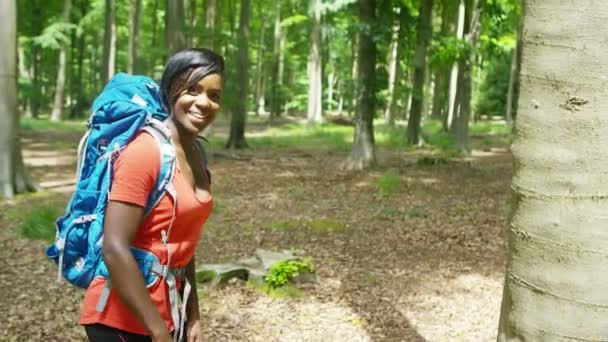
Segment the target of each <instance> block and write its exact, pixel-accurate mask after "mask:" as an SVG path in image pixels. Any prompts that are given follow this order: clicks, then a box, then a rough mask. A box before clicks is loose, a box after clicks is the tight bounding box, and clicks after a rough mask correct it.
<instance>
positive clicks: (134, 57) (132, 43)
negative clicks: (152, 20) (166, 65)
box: [127, 0, 141, 74]
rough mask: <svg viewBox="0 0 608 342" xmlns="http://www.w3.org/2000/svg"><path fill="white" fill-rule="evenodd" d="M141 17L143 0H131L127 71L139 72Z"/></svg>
mask: <svg viewBox="0 0 608 342" xmlns="http://www.w3.org/2000/svg"><path fill="white" fill-rule="evenodd" d="M140 18H141V0H131V4H130V7H129V51H128V53H127V72H129V73H131V74H133V73H138V72H139V68H138V65H139V56H138V52H139V19H140Z"/></svg>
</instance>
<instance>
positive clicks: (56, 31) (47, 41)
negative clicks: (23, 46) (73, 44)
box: [32, 22, 78, 50]
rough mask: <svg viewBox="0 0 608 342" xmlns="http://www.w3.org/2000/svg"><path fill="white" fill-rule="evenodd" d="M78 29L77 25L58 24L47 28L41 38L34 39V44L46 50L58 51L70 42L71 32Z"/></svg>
mask: <svg viewBox="0 0 608 342" xmlns="http://www.w3.org/2000/svg"><path fill="white" fill-rule="evenodd" d="M77 29H78V26H77V25H75V24H71V23H65V22H56V23H53V24H51V25H49V26H47V27H46V28H45V29H44V31H43V32H42V34H41V35H40V36H37V37H34V38H32V42H33V43H34V44H36V45H38V46H41V47H42V48H45V49H54V50H58V49H60V48H61V46H62V45H63V44H65V43H67V42H68V41H69V39H70V38H69V35H70V33H71V31H72V30H77Z"/></svg>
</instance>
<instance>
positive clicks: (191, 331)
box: [186, 257, 203, 342]
mask: <svg viewBox="0 0 608 342" xmlns="http://www.w3.org/2000/svg"><path fill="white" fill-rule="evenodd" d="M186 278H188V282H190V285H191V286H192V288H191V289H190V296H189V297H188V302H187V303H186V316H187V318H188V323H187V326H186V338H187V341H188V342H198V341H202V338H203V334H202V331H201V326H200V321H201V316H200V312H199V307H198V292H197V291H196V276H195V265H194V257H192V260H190V262H189V263H188V265H186Z"/></svg>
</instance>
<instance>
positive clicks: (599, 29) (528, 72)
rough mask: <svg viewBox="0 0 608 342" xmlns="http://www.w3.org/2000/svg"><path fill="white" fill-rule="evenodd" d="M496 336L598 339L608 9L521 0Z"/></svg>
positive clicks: (607, 128) (586, 0)
mask: <svg viewBox="0 0 608 342" xmlns="http://www.w3.org/2000/svg"><path fill="white" fill-rule="evenodd" d="M523 12H524V14H523V18H524V30H522V31H521V32H522V35H523V37H522V42H523V47H522V49H521V51H522V64H521V71H520V84H521V93H520V99H519V102H518V115H517V121H516V123H515V125H516V129H515V138H514V141H513V145H512V148H511V150H512V152H513V158H514V163H513V165H514V174H513V180H512V187H511V188H512V189H513V200H512V210H511V215H510V224H509V226H508V257H507V269H506V277H505V286H504V292H503V302H502V309H501V317H500V326H499V331H498V341H500V342H503V341H607V340H608V325H607V324H606V317H608V293H607V292H606V283H607V282H608V263H607V262H606V259H607V257H608V230H607V229H606V227H607V225H608V215H606V213H607V212H608V174H607V173H606V166H605V165H604V164H606V161H608V116H607V110H608V109H607V108H608V97H607V96H606V78H605V75H607V74H608V59H607V58H603V57H600V56H605V54H606V51H608V41H607V40H606V39H605V37H607V36H608V25H606V22H608V7H606V4H605V3H604V2H602V1H592V0H580V1H561V0H542V1H539V0H527V1H525V2H524V11H523Z"/></svg>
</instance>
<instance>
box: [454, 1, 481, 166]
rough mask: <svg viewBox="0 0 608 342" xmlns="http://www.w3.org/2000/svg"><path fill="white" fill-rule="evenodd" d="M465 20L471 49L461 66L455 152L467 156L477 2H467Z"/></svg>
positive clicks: (477, 31)
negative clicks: (460, 91)
mask: <svg viewBox="0 0 608 342" xmlns="http://www.w3.org/2000/svg"><path fill="white" fill-rule="evenodd" d="M466 2H467V7H470V9H469V8H467V18H466V20H465V25H466V27H467V34H466V36H465V39H466V41H467V43H468V44H469V46H470V47H471V49H470V51H469V53H468V55H467V56H466V57H465V59H464V61H463V63H462V66H463V70H462V74H463V78H462V86H461V89H462V98H461V101H462V102H461V104H460V110H459V111H458V116H457V120H456V127H455V128H456V129H455V142H456V146H455V147H456V150H457V151H458V152H460V153H462V154H469V153H470V152H471V148H470V146H469V120H470V118H471V101H472V86H473V65H474V63H475V59H476V53H475V50H476V48H477V40H478V39H479V30H480V29H479V26H480V25H479V19H480V13H479V0H467V1H466Z"/></svg>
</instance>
